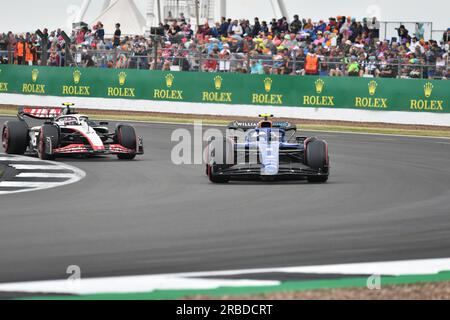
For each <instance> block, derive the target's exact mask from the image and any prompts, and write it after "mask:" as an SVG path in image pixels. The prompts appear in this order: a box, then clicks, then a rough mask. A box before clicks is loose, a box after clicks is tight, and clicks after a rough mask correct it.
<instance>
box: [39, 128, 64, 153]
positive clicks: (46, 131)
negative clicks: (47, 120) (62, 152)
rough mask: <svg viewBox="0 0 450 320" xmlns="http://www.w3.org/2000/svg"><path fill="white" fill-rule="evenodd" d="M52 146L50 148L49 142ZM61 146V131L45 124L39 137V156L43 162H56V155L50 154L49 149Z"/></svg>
mask: <svg viewBox="0 0 450 320" xmlns="http://www.w3.org/2000/svg"><path fill="white" fill-rule="evenodd" d="M49 138H50V141H51V146H49V142H48V140H49ZM58 146H59V130H58V128H57V127H56V126H54V125H51V124H44V125H43V126H42V127H41V133H40V135H39V145H38V155H39V158H40V159H42V160H55V158H56V157H55V155H54V154H53V153H51V152H48V151H49V150H48V149H49V147H51V149H56V148H58Z"/></svg>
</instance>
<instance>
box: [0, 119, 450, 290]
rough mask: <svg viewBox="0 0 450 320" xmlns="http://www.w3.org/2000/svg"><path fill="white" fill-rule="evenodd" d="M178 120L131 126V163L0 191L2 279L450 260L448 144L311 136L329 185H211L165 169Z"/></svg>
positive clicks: (188, 172) (190, 169)
mask: <svg viewBox="0 0 450 320" xmlns="http://www.w3.org/2000/svg"><path fill="white" fill-rule="evenodd" d="M4 120H5V119H4V118H3V119H0V122H1V123H3V121H4ZM178 127H180V126H173V125H166V124H136V128H137V131H138V134H139V135H142V136H144V138H145V148H146V154H145V155H144V156H143V157H140V158H139V159H138V160H136V161H134V162H120V161H118V160H116V159H115V158H100V159H64V160H63V161H64V162H66V163H68V164H70V165H72V166H75V167H78V168H80V169H82V170H84V171H85V172H86V174H87V176H86V178H85V179H84V180H82V181H81V182H78V183H75V184H72V185H69V186H64V187H62V188H59V189H51V190H44V191H36V192H31V193H25V194H17V195H14V194H13V195H6V196H0V283H6V282H17V281H37V280H50V279H65V278H67V275H66V269H67V267H68V266H69V265H78V266H80V267H81V270H82V277H85V278H86V277H110V276H124V275H143V274H160V273H165V274H166V273H176V272H197V271H214V270H230V269H241V268H271V267H288V266H303V265H304V266H306V265H318V264H336V263H354V262H371V261H389V260H406V259H424V258H443V257H449V256H450V232H449V230H450V188H449V186H450V166H449V164H450V162H449V159H450V140H445V139H428V138H426V139H423V138H413V137H408V138H405V137H392V136H372V135H355V134H344V133H309V134H314V135H317V136H320V137H323V138H324V139H326V140H327V141H328V142H329V144H330V153H331V161H332V175H331V179H330V182H329V183H328V184H325V185H310V184H307V183H306V182H296V183H292V182H274V183H267V182H266V183H261V182H233V183H230V184H228V185H213V184H211V183H210V182H209V181H208V179H207V178H206V176H205V174H204V167H203V166H175V165H173V164H172V162H171V158H170V155H171V150H172V147H173V146H174V145H175V144H174V143H172V142H171V141H170V137H171V134H172V131H173V130H174V129H176V128H178ZM185 128H187V129H189V130H191V127H185ZM307 134H308V133H307Z"/></svg>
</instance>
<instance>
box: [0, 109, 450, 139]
mask: <svg viewBox="0 0 450 320" xmlns="http://www.w3.org/2000/svg"><path fill="white" fill-rule="evenodd" d="M87 113H88V114H89V116H90V117H91V118H92V119H93V120H105V121H138V122H149V123H179V124H192V123H194V121H202V122H203V124H206V125H217V126H225V125H227V124H229V123H230V121H229V120H220V119H218V120H215V119H201V118H183V117H182V116H180V117H170V116H163V115H162V116H156V115H136V114H117V115H112V114H105V115H102V114H96V113H91V112H87ZM16 114H17V111H15V110H13V109H0V116H14V115H16ZM297 126H298V127H299V128H300V129H302V130H307V131H318V132H350V133H369V134H387V135H404V136H422V137H442V138H450V130H448V131H445V130H438V129H436V130H435V129H430V130H423V129H399V128H395V127H389V125H387V126H386V127H384V126H383V127H372V126H362V125H361V126H359V125H355V126H350V125H336V124H302V123H297Z"/></svg>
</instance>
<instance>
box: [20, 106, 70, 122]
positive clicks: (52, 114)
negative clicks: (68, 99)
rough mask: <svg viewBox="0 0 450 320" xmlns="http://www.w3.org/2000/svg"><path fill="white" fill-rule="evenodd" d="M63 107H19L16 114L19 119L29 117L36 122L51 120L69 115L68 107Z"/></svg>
mask: <svg viewBox="0 0 450 320" xmlns="http://www.w3.org/2000/svg"><path fill="white" fill-rule="evenodd" d="M64 106H65V107H21V108H19V111H18V113H17V116H18V117H19V118H20V119H23V118H24V117H29V118H33V119H38V120H52V119H55V118H57V117H59V116H62V115H66V114H71V113H72V110H71V109H70V106H68V105H66V104H65V105H64Z"/></svg>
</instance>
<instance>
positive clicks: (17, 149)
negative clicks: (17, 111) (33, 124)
mask: <svg viewBox="0 0 450 320" xmlns="http://www.w3.org/2000/svg"><path fill="white" fill-rule="evenodd" d="M2 145H3V150H4V151H5V153H6V154H16V155H23V154H24V153H25V151H27V147H28V126H27V124H26V123H25V122H23V121H8V122H6V123H5V125H4V126H3V130H2Z"/></svg>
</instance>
